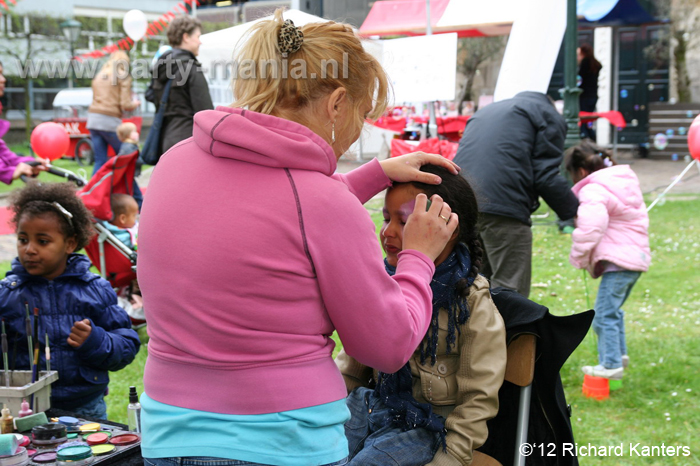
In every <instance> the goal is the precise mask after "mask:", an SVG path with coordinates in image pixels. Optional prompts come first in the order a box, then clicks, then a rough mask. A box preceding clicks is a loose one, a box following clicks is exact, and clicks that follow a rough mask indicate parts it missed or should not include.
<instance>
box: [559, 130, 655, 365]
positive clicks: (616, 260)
mask: <svg viewBox="0 0 700 466" xmlns="http://www.w3.org/2000/svg"><path fill="white" fill-rule="evenodd" d="M565 162H566V169H567V171H568V172H569V173H570V174H571V177H572V179H573V180H574V183H576V184H575V185H574V187H573V192H574V194H575V195H576V196H577V197H578V199H579V207H578V212H577V218H576V229H575V230H574V232H573V234H572V239H573V245H572V246H571V255H570V256H569V261H570V262H571V264H572V265H573V266H574V267H576V268H579V269H584V268H585V269H586V270H588V272H589V273H590V274H591V276H592V277H593V278H598V277H600V276H602V277H603V278H602V280H601V282H600V287H599V288H598V296H597V298H596V302H595V318H594V319H593V328H594V330H595V332H596V334H597V335H598V365H596V366H583V368H582V370H583V372H584V374H587V375H593V376H596V377H605V378H609V379H621V378H622V375H623V372H624V368H625V367H627V364H628V362H629V357H628V356H627V345H626V343H625V323H624V312H623V311H622V309H621V307H622V304H623V303H624V302H625V300H626V299H627V297H628V296H629V294H630V292H631V291H632V287H633V286H634V284H635V283H636V281H637V279H638V278H639V276H640V275H641V272H646V271H647V270H648V269H649V264H650V262H651V252H650V250H649V236H648V233H647V231H648V229H649V217H648V216H647V210H646V206H645V205H644V199H643V197H642V191H641V189H640V187H639V180H638V179H637V176H636V175H635V174H634V172H633V171H632V169H631V168H630V167H629V166H628V165H616V164H615V162H614V161H613V160H612V157H611V155H610V153H609V152H608V151H605V150H603V149H601V148H599V147H598V146H596V145H595V144H593V143H592V142H591V141H589V140H585V141H583V142H582V143H581V144H580V145H578V146H575V147H572V148H571V149H569V150H568V151H567V154H566V159H565Z"/></svg>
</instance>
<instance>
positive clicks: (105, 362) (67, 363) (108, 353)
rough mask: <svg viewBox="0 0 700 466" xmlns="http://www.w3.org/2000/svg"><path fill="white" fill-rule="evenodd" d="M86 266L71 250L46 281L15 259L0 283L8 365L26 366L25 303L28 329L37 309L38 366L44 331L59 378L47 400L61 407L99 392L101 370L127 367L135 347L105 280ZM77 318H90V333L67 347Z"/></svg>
mask: <svg viewBox="0 0 700 466" xmlns="http://www.w3.org/2000/svg"><path fill="white" fill-rule="evenodd" d="M89 268H90V261H89V260H88V258H87V257H85V256H83V255H80V254H71V255H70V256H69V258H68V263H67V266H66V270H65V272H64V273H63V274H62V275H61V276H59V277H57V278H56V279H54V280H53V281H48V280H46V279H45V278H43V277H38V276H34V275H30V274H29V273H28V272H27V271H26V270H25V269H24V267H23V266H22V264H20V262H19V260H18V259H15V260H14V261H13V262H12V270H11V271H10V272H8V273H7V276H6V277H5V278H4V279H3V280H2V281H0V313H1V314H2V318H3V319H4V320H5V326H6V327H7V342H8V347H9V362H10V368H11V369H17V370H26V369H28V368H30V363H29V361H28V359H29V354H28V349H27V333H26V331H25V329H26V325H25V318H26V311H25V303H26V304H28V305H29V309H30V314H31V321H32V331H33V328H34V327H33V325H34V308H38V309H39V340H40V351H39V354H40V358H41V361H40V364H39V369H40V370H45V369H46V362H45V360H44V354H45V352H44V343H45V342H46V336H45V335H46V332H48V334H49V345H50V347H51V370H57V371H58V377H59V378H58V380H57V381H56V382H54V383H53V385H52V390H51V402H52V405H53V406H57V407H61V408H62V409H69V410H70V409H73V408H76V407H78V406H81V405H84V404H85V403H87V402H90V401H92V400H94V399H95V398H97V397H98V396H99V395H102V394H104V392H105V390H106V389H107V385H108V383H109V375H108V374H107V371H117V370H119V369H122V368H123V367H125V366H127V365H128V364H129V363H130V362H131V361H133V360H134V357H135V356H136V353H137V352H138V350H139V346H140V342H139V337H138V335H137V334H136V332H135V331H134V330H132V329H131V321H130V320H129V316H128V315H127V314H126V312H125V311H124V310H123V309H122V308H121V307H119V306H118V305H117V295H116V294H115V293H114V290H113V289H112V288H111V286H110V284H109V282H107V281H106V280H104V279H103V278H102V277H100V276H99V275H96V274H94V273H92V272H90V271H89ZM83 319H90V323H91V326H92V331H91V332H90V336H88V338H87V340H85V342H84V343H83V344H82V345H81V346H80V347H79V348H73V347H72V346H70V345H69V344H68V341H67V339H68V335H70V329H71V327H72V326H73V324H74V323H75V322H76V321H79V320H83Z"/></svg>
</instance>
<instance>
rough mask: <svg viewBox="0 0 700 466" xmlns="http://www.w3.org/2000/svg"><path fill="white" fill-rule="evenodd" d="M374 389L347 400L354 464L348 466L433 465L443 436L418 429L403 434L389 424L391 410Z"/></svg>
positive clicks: (347, 431)
mask: <svg viewBox="0 0 700 466" xmlns="http://www.w3.org/2000/svg"><path fill="white" fill-rule="evenodd" d="M373 392H374V390H372V389H369V388H358V389H356V390H354V391H353V392H352V393H351V394H350V395H349V396H348V398H347V400H346V401H347V405H348V409H349V410H350V415H351V417H350V420H349V421H348V422H346V423H345V436H346V437H347V439H348V447H349V450H350V456H349V458H350V461H349V462H348V466H350V465H353V466H423V465H424V464H427V463H430V462H431V461H432V460H433V456H435V452H436V451H437V449H438V447H439V446H441V442H440V434H439V433H437V432H430V431H429V430H427V429H423V428H420V427H419V428H416V429H412V430H408V431H405V432H404V431H402V430H401V429H400V428H397V427H393V426H391V425H388V426H387V425H386V421H387V419H388V418H389V408H387V407H386V406H385V405H384V403H383V402H382V401H381V400H380V399H379V398H378V397H375V396H371V395H372V393H373Z"/></svg>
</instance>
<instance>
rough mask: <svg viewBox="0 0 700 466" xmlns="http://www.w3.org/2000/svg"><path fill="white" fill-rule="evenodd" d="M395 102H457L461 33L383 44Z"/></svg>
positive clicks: (395, 40)
mask: <svg viewBox="0 0 700 466" xmlns="http://www.w3.org/2000/svg"><path fill="white" fill-rule="evenodd" d="M381 45H382V52H383V53H382V60H381V62H382V65H383V66H384V69H385V70H386V72H387V73H388V75H389V79H390V81H391V84H392V87H393V91H394V103H395V104H400V103H403V102H430V101H434V100H454V98H455V79H456V69H457V34H455V33H452V34H436V35H432V36H419V37H408V38H405V39H389V40H383V41H381Z"/></svg>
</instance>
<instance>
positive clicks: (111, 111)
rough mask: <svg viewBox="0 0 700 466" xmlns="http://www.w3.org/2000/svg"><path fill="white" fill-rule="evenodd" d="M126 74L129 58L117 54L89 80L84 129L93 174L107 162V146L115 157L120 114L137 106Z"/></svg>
mask: <svg viewBox="0 0 700 466" xmlns="http://www.w3.org/2000/svg"><path fill="white" fill-rule="evenodd" d="M129 71H130V70H129V55H127V53H126V52H123V51H121V50H118V51H116V52H114V53H112V55H110V57H109V60H107V63H105V64H104V65H102V68H100V71H99V72H98V73H97V75H96V76H95V77H94V78H93V80H92V104H91V105H90V107H89V108H88V121H87V128H88V129H89V130H90V137H91V138H92V146H93V150H94V151H95V168H94V169H93V172H92V173H93V174H95V173H96V172H97V170H99V169H100V167H101V166H102V165H104V164H105V162H107V150H108V146H112V149H114V153H115V154H116V153H119V147H120V146H121V142H119V138H118V137H117V126H119V125H120V124H121V123H122V114H123V113H124V112H129V111H131V110H134V109H135V108H137V107H138V106H139V105H140V104H141V102H139V101H138V100H131V76H130V74H129ZM139 194H140V193H139Z"/></svg>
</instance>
